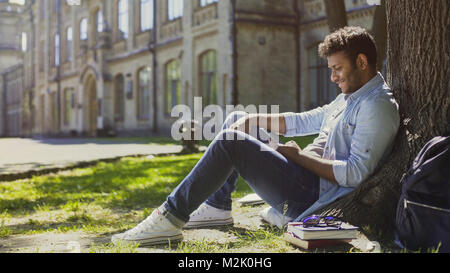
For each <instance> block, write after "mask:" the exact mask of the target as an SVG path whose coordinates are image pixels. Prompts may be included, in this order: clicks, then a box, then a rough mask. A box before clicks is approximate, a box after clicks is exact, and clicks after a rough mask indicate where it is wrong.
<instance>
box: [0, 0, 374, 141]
mask: <svg viewBox="0 0 450 273" xmlns="http://www.w3.org/2000/svg"><path fill="white" fill-rule="evenodd" d="M69 2H71V3H72V4H73V3H75V4H78V3H77V1H62V0H35V1H32V0H31V1H26V2H25V3H24V5H19V4H14V3H10V2H8V1H0V12H1V13H2V16H1V17H0V34H1V35H2V38H1V39H0V60H1V62H0V64H1V65H0V73H1V75H2V76H1V77H0V115H1V116H0V136H36V135H55V136H63V135H83V136H102V135H109V134H115V135H127V136H129V135H138V136H147V135H153V134H163V135H167V134H170V130H171V127H172V125H173V123H174V121H176V120H177V119H178V118H179V117H172V116H171V110H172V108H173V107H174V106H175V105H179V104H184V105H187V106H189V107H191V108H193V107H194V98H195V97H201V98H202V102H203V106H207V105H211V104H213V105H219V106H220V107H221V108H223V109H225V106H226V105H238V104H240V105H243V106H246V105H250V104H252V105H267V106H269V107H270V106H271V105H278V106H279V110H280V111H281V112H298V111H304V110H308V109H311V108H312V107H315V106H318V105H321V104H324V103H327V102H329V101H331V100H333V99H334V98H335V97H336V95H337V92H338V91H337V89H336V87H335V86H334V85H333V84H331V83H330V80H329V79H330V75H329V73H330V72H329V70H328V68H327V65H326V62H325V61H324V60H321V59H320V58H319V57H318V55H317V45H318V43H319V42H320V41H322V40H323V38H324V37H325V36H326V35H327V34H328V33H329V32H328V25H327V20H326V19H327V18H326V15H325V7H324V4H323V0H190V1H183V0H89V1H87V0H81V1H79V5H69V4H68V3H69ZM345 3H346V8H347V10H348V21H349V25H359V26H363V27H365V28H367V29H371V28H372V24H373V17H374V12H375V8H376V7H375V6H371V5H369V4H367V1H366V0H346V1H345ZM6 14H7V15H8V16H5V15H6ZM6 20H9V21H8V22H6ZM13 22H16V23H13ZM3 37H8V38H6V39H4V38H3ZM5 41H7V42H5ZM12 49H13V50H12ZM11 50H12V51H13V52H14V54H15V55H14V54H12V53H11V52H10V51H11ZM14 56H15V57H14Z"/></svg>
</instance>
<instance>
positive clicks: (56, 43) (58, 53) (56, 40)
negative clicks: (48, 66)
mask: <svg viewBox="0 0 450 273" xmlns="http://www.w3.org/2000/svg"><path fill="white" fill-rule="evenodd" d="M59 44H60V41H59V34H56V35H55V66H59V57H60V46H59Z"/></svg>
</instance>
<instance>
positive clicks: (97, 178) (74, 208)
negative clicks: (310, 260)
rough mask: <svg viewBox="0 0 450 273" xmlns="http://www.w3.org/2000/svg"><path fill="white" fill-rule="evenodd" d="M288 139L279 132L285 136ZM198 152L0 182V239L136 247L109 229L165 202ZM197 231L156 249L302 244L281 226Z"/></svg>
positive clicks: (270, 248) (240, 192) (96, 248)
mask: <svg viewBox="0 0 450 273" xmlns="http://www.w3.org/2000/svg"><path fill="white" fill-rule="evenodd" d="M312 139H313V137H304V138H296V139H295V140H296V141H297V142H298V143H299V145H300V146H301V147H305V146H306V145H307V144H308V143H310V142H311V141H312ZM286 140H287V139H282V141H283V142H284V141H286ZM201 156H202V154H191V155H177V156H166V157H154V158H146V157H138V158H136V157H133V158H131V157H130V158H122V159H120V160H117V161H115V162H100V163H98V164H96V165H94V166H91V167H87V168H76V169H72V170H66V171H62V172H59V173H56V174H50V175H42V176H34V177H32V178H30V179H23V180H17V181H12V182H0V239H3V240H8V238H10V237H14V236H16V235H20V236H24V235H25V236H29V235H37V234H46V233H50V232H53V233H60V234H65V233H70V232H82V233H83V234H88V235H89V236H92V237H95V238H103V240H100V241H102V242H104V243H92V245H91V246H90V248H89V249H88V250H87V251H88V252H135V251H137V249H138V246H137V245H135V246H123V245H119V246H113V245H111V244H110V243H109V238H110V236H111V235H112V234H115V233H118V232H123V231H125V230H127V229H130V228H132V227H134V226H135V225H136V224H137V223H139V222H140V221H142V220H143V219H145V217H147V216H148V215H149V214H150V213H151V212H152V211H153V209H154V208H156V207H158V206H159V205H161V204H162V203H163V202H164V201H165V199H166V197H167V195H168V194H170V193H171V192H172V190H173V189H174V188H175V187H176V186H177V185H178V183H179V182H180V181H182V179H183V178H184V177H185V176H186V175H187V174H188V173H189V172H190V171H191V170H192V168H193V167H194V166H195V164H196V163H197V162H198V161H199V159H200V158H201ZM249 193H252V190H251V189H250V188H249V187H248V186H247V184H246V183H245V182H244V181H243V180H242V178H239V180H238V182H237V190H236V191H235V192H234V193H233V196H232V197H233V198H240V197H243V196H245V195H246V194H249ZM256 210H258V211H259V210H260V208H256ZM254 211H255V208H252V207H237V206H236V205H234V206H233V214H235V213H236V214H239V215H246V214H249V215H253V216H254V215H255V213H254ZM252 213H253V214H252ZM195 232H196V231H187V234H188V236H191V235H194V239H189V240H185V241H183V242H182V243H180V244H178V245H174V246H164V247H159V248H156V251H164V252H166V251H168V252H281V253H283V252H298V251H299V250H298V249H295V248H293V247H292V246H290V245H288V244H287V243H285V242H284V241H283V240H282V235H283V231H281V230H279V229H276V228H269V227H266V228H259V227H256V228H254V229H247V228H242V227H236V226H235V227H232V228H229V229H221V230H218V231H217V234H218V236H219V238H218V237H214V238H208V237H206V238H205V237H203V236H200V237H196V235H197V234H196V233H195ZM201 232H202V231H201V230H200V231H199V232H197V233H201ZM213 233H214V231H212V232H211V234H213ZM191 237H192V236H191ZM222 239H223V240H222ZM97 241H98V240H97ZM322 251H325V250H322ZM327 251H330V249H327ZM336 251H340V252H342V251H343V252H349V251H354V249H349V248H348V247H347V248H343V249H337V250H336Z"/></svg>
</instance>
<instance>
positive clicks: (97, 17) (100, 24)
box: [95, 9, 104, 33]
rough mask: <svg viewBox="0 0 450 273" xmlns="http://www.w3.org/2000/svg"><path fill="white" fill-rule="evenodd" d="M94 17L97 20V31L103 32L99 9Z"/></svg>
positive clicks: (101, 16) (101, 15) (101, 14)
mask: <svg viewBox="0 0 450 273" xmlns="http://www.w3.org/2000/svg"><path fill="white" fill-rule="evenodd" d="M95 19H96V21H97V33H102V32H103V28H104V26H103V13H102V11H101V10H100V9H99V10H98V11H97V12H96V14H95Z"/></svg>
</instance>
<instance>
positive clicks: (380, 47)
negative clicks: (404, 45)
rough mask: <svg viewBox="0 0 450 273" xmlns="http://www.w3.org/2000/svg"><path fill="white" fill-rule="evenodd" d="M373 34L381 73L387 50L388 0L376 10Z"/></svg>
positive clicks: (378, 68)
mask: <svg viewBox="0 0 450 273" xmlns="http://www.w3.org/2000/svg"><path fill="white" fill-rule="evenodd" d="M371 33H372V35H373V36H374V37H375V42H376V44H377V52H378V63H377V70H378V71H381V69H382V68H383V61H384V59H385V58H386V49H387V18H386V0H381V2H380V5H379V6H377V7H376V9H375V15H374V18H373V26H372V31H371Z"/></svg>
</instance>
